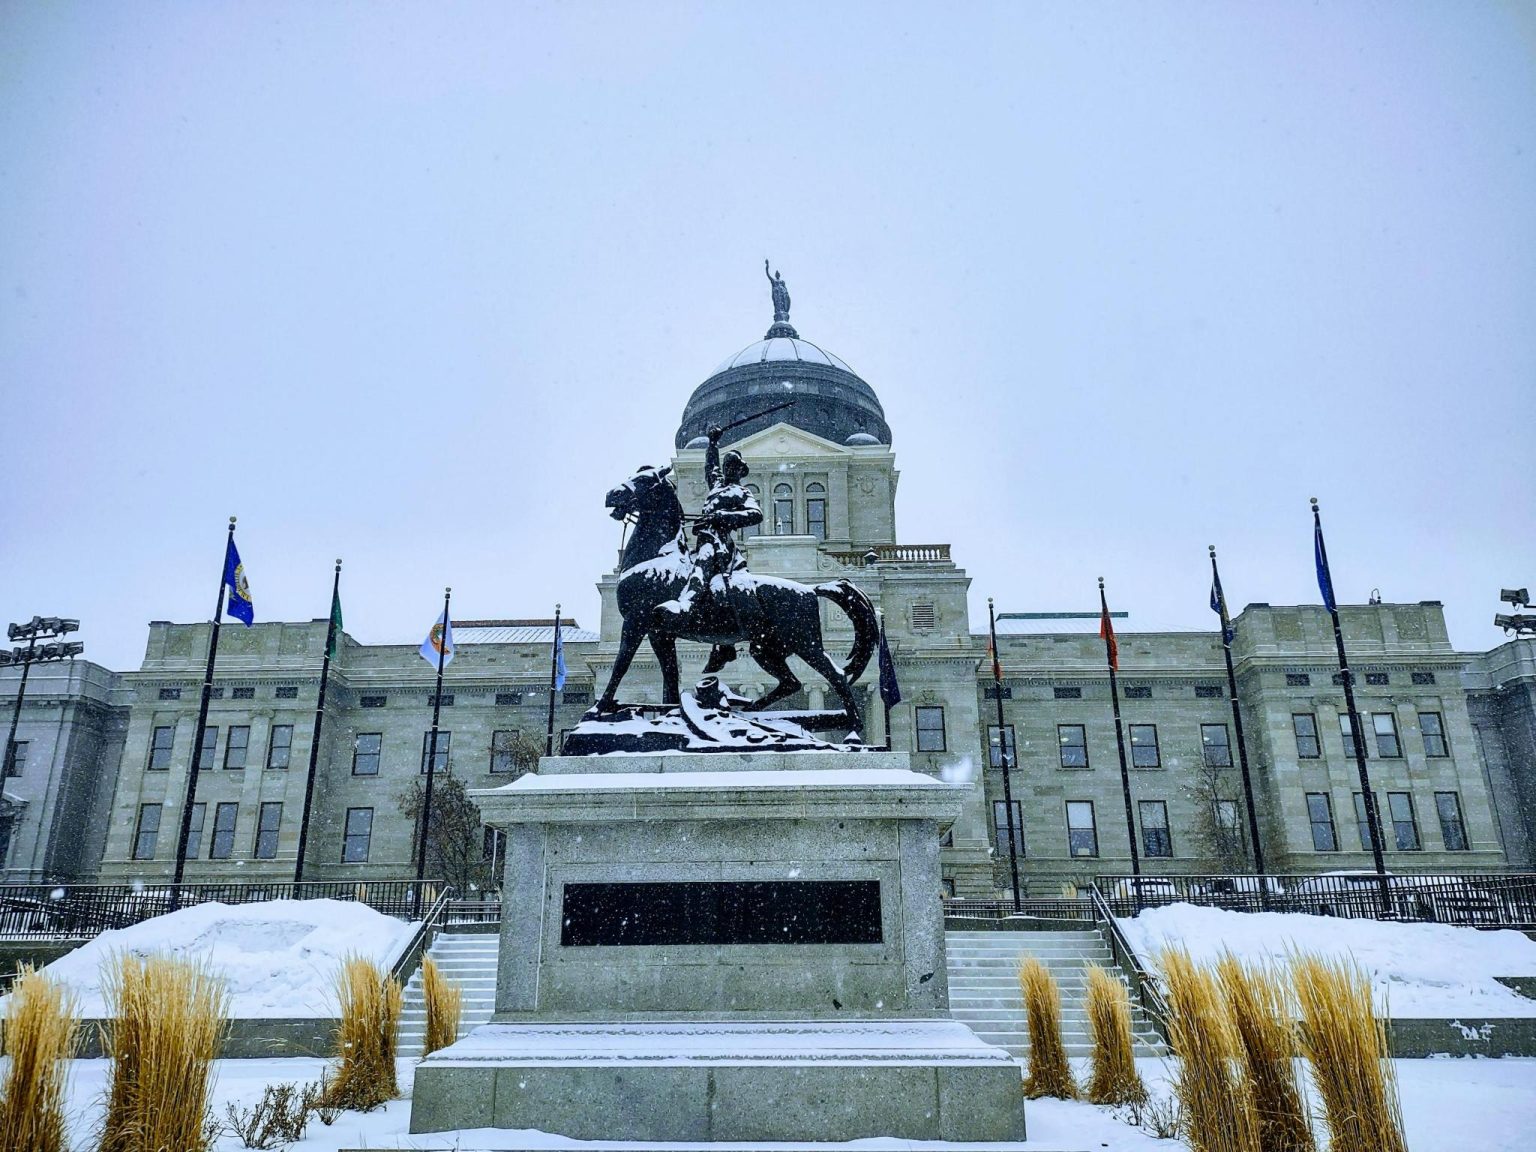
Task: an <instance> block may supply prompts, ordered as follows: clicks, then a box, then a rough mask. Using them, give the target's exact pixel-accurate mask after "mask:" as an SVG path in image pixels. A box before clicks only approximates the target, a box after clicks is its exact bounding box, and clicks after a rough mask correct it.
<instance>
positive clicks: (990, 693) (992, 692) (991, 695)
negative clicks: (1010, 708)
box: [981, 684, 1013, 700]
mask: <svg viewBox="0 0 1536 1152" xmlns="http://www.w3.org/2000/svg"><path fill="white" fill-rule="evenodd" d="M981 698H982V699H983V700H996V699H997V685H996V684H984V685H982V688H981ZM1003 699H1004V700H1012V699H1013V685H1012V684H1004V685H1003Z"/></svg>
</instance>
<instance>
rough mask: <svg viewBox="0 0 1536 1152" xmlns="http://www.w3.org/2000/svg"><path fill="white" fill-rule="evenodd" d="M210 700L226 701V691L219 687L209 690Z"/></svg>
mask: <svg viewBox="0 0 1536 1152" xmlns="http://www.w3.org/2000/svg"><path fill="white" fill-rule="evenodd" d="M208 699H210V700H222V699H224V689H223V688H220V687H218V686H215V687H213V688H210V689H208Z"/></svg>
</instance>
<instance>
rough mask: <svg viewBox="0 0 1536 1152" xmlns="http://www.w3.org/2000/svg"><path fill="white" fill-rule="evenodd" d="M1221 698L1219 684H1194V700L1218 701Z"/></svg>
mask: <svg viewBox="0 0 1536 1152" xmlns="http://www.w3.org/2000/svg"><path fill="white" fill-rule="evenodd" d="M1221 697H1222V690H1221V685H1220V684H1196V685H1195V699H1196V700H1220V699H1221Z"/></svg>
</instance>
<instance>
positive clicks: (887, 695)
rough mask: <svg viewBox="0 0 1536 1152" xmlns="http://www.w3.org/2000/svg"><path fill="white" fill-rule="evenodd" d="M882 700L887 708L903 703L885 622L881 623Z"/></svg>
mask: <svg viewBox="0 0 1536 1152" xmlns="http://www.w3.org/2000/svg"><path fill="white" fill-rule="evenodd" d="M880 699H881V700H882V701H883V702H884V703H885V706H886V707H887V708H894V707H896V705H898V704H900V703H901V685H900V684H898V683H896V663H895V661H893V660H892V659H891V646H890V645H889V644H887V643H886V642H885V621H884V620H881V621H880Z"/></svg>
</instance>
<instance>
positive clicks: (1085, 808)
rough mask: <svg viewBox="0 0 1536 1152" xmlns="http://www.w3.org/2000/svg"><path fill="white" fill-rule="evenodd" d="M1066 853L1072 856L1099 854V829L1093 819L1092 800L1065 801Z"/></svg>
mask: <svg viewBox="0 0 1536 1152" xmlns="http://www.w3.org/2000/svg"><path fill="white" fill-rule="evenodd" d="M1067 854H1068V855H1070V856H1072V857H1074V858H1076V857H1079V856H1097V855H1098V854H1099V830H1098V827H1097V825H1095V824H1094V820H1093V801H1092V800H1068V801H1067Z"/></svg>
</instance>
